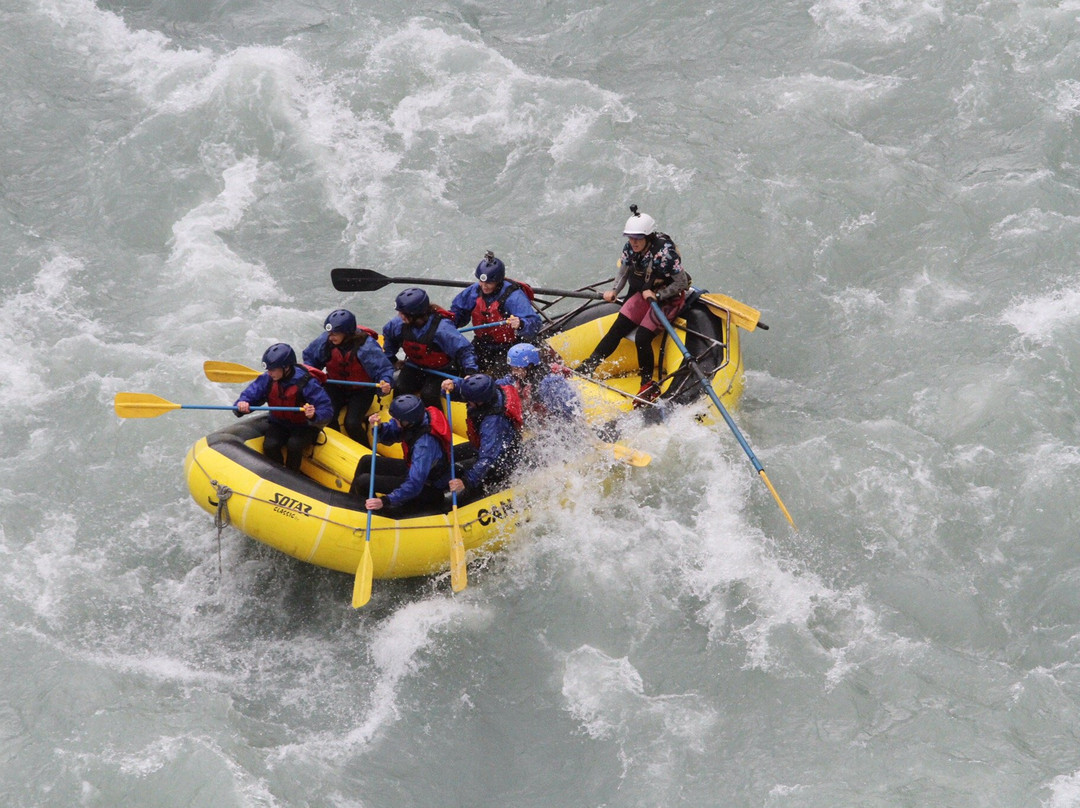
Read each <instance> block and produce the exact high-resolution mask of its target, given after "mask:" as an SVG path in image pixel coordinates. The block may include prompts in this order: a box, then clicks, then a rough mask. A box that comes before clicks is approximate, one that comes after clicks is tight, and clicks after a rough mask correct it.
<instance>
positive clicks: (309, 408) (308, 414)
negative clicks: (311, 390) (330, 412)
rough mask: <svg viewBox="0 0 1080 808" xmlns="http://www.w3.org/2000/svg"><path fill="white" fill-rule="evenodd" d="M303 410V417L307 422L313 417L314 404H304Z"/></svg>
mask: <svg viewBox="0 0 1080 808" xmlns="http://www.w3.org/2000/svg"><path fill="white" fill-rule="evenodd" d="M303 410H304V417H305V418H307V419H308V420H309V421H310V420H311V419H312V418H314V417H315V405H314V404H305V405H304V406H303Z"/></svg>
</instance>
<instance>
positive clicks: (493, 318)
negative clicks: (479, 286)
mask: <svg viewBox="0 0 1080 808" xmlns="http://www.w3.org/2000/svg"><path fill="white" fill-rule="evenodd" d="M517 289H521V291H523V292H524V293H525V296H526V297H528V298H529V300H532V299H533V291H532V287H530V286H529V285H528V284H524V283H518V282H517V281H511V280H506V281H503V289H502V292H500V293H499V295H498V297H496V298H495V299H494V300H492V301H491V302H490V303H488V302H486V301H485V300H484V295H483V293H479V294H477V295H476V304H475V305H474V306H473V310H472V324H473V325H485V324H486V323H497V322H499V321H500V320H505V319H506V314H505V312H503V310H502V307H503V304H505V303H506V298H508V297H510V295H511V294H513V293H514V291H516V290H517ZM473 339H474V341H476V342H497V343H499V344H500V345H505V344H508V343H512V342H516V341H517V335H516V334H515V332H514V329H513V328H511V327H510V326H508V325H500V326H497V327H495V328H485V329H483V330H481V331H477V332H476V336H475V337H473Z"/></svg>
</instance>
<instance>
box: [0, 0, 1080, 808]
mask: <svg viewBox="0 0 1080 808" xmlns="http://www.w3.org/2000/svg"><path fill="white" fill-rule="evenodd" d="M0 22H2V24H0V53H2V55H3V71H2V72H0V101H2V102H3V114H0V199H2V202H3V207H2V215H0V257H2V264H0V266H2V269H0V351H2V355H3V356H4V363H3V368H4V370H3V373H0V394H2V395H0V397H2V399H3V401H4V403H5V413H4V416H3V418H2V424H3V426H2V427H0V449H2V452H3V455H4V457H5V462H4V464H3V466H2V468H0V562H2V563H0V618H2V619H0V802H2V803H3V804H4V805H6V806H57V808H59V807H60V806H64V807H65V808H67V807H68V806H73V805H84V806H116V805H130V806H217V807H221V806H274V807H275V808H276V807H278V806H282V807H284V806H336V807H337V808H360V807H361V806H362V807H363V808H376V807H377V806H387V807H389V806H395V808H401V806H432V805H450V806H491V807H492V808H504V807H505V806H544V808H556V807H557V806H567V808H570V807H571V806H575V807H576V806H594V807H595V808H601V806H608V807H609V808H614V807H615V806H641V807H642V808H645V807H646V806H648V807H650V808H651V807H652V806H695V807H697V806H725V807H728V806H768V807H769V808H802V807H803V806H807V807H809V806H814V807H817V806H821V807H823V808H824V806H830V807H831V806H855V805H858V806H935V807H936V806H1033V805H1034V806H1047V807H1048V808H1064V807H1065V806H1077V805H1080V743H1078V730H1077V727H1078V721H1080V666H1078V664H1077V655H1078V654H1080V547H1078V545H1077V541H1076V540H1077V534H1078V529H1080V514H1078V512H1077V506H1076V488H1077V485H1076V480H1077V472H1078V468H1080V450H1078V448H1077V442H1078V439H1080V436H1078V433H1080V428H1078V423H1077V417H1076V404H1075V401H1076V375H1077V368H1078V366H1080V277H1078V276H1077V273H1076V271H1075V269H1074V263H1075V253H1076V243H1077V240H1078V237H1080V145H1078V144H1080V139H1078V138H1077V126H1078V120H1080V77H1078V76H1077V73H1076V65H1077V63H1078V59H1080V3H1078V2H1076V0H1059V2H1041V1H1039V0H982V1H980V2H975V0H966V1H965V0H816V1H815V2H795V3H790V2H777V1H776V0H747V2H741V3H734V2H728V3H720V4H716V3H709V2H704V0H685V1H680V0H670V1H669V2H666V3H657V2H646V1H645V0H625V1H624V2H619V3H614V2H606V3H585V2H580V1H579V0H550V1H545V2H539V3H537V2H522V0H507V2H501V3H495V2H487V1H486V0H480V1H479V2H457V0H452V1H451V2H435V3H419V4H417V3H402V2H400V0H388V1H387V2H384V3H379V4H374V3H361V2H356V1H355V0H352V1H349V0H307V1H303V2H302V1H301V0H270V1H268V2H251V0H223V2H215V3H203V2H199V3H195V2H190V0H128V1H126V2H106V0H100V2H97V3H94V2H91V1H90V0H0ZM631 202H634V203H637V204H638V205H640V206H641V208H642V209H643V210H645V211H647V212H648V213H650V214H651V215H653V216H654V217H655V218H656V219H657V222H658V224H659V226H660V227H661V229H663V230H664V231H666V232H668V233H670V234H672V236H674V237H675V239H676V241H677V242H678V243H679V246H680V249H681V251H682V254H683V257H684V263H685V265H686V267H687V269H688V271H689V272H690V273H691V274H692V276H693V277H694V279H695V281H697V282H698V283H699V284H701V285H703V286H707V287H708V288H710V289H712V290H713V291H716V292H723V293H726V294H729V295H731V296H733V297H735V298H737V299H739V300H742V301H744V302H746V303H748V304H750V305H753V306H756V307H758V308H760V309H761V310H762V312H763V315H762V317H763V320H764V321H765V322H766V323H767V324H768V325H769V326H770V329H769V330H768V331H761V330H758V331H756V332H754V333H752V334H749V335H747V336H746V338H745V340H744V356H745V361H746V366H747V389H746V394H745V395H744V397H743V400H742V403H741V406H740V408H739V409H738V411H737V412H736V413H735V418H736V419H737V421H738V423H739V425H740V427H741V429H742V431H743V433H744V434H745V435H746V436H747V438H748V440H749V441H750V443H751V445H752V446H753V447H754V449H755V451H756V453H757V455H758V457H760V458H761V460H762V462H763V463H764V465H765V467H766V468H767V470H768V473H769V477H770V479H771V480H772V482H773V483H774V484H775V486H776V488H777V490H778V491H779V493H780V494H781V496H782V497H783V499H784V502H785V503H786V505H787V506H788V508H789V509H790V511H791V513H792V516H793V517H794V519H795V521H796V522H797V523H798V526H799V531H798V532H797V533H795V532H793V531H792V530H791V529H790V528H789V527H788V526H787V523H786V522H785V520H784V519H783V516H782V515H781V514H780V512H779V509H778V508H777V507H776V505H775V503H774V502H773V500H772V497H771V496H770V495H769V493H768V491H767V489H766V488H765V487H764V486H763V485H762V484H761V483H760V481H759V479H758V478H757V476H756V475H755V474H754V471H753V468H752V467H751V465H750V463H749V462H748V461H747V458H746V456H745V455H744V454H743V452H742V451H741V449H740V448H739V446H738V444H737V443H736V442H735V440H734V438H733V437H732V435H731V434H730V432H728V431H727V430H726V429H725V428H724V425H723V424H722V423H721V424H718V425H713V426H705V425H702V424H700V423H698V422H697V421H695V420H694V418H693V417H692V414H689V413H683V414H680V415H678V416H676V417H675V418H674V419H673V420H671V421H668V422H666V423H664V424H661V425H652V426H645V425H643V424H638V423H635V422H632V421H631V422H630V423H629V424H628V425H627V428H628V429H630V430H631V434H633V436H634V442H635V444H636V445H638V446H639V447H640V448H642V449H645V450H647V451H649V452H650V453H652V455H653V457H654V460H653V462H652V464H651V465H650V466H649V467H648V468H647V469H640V470H633V472H632V473H630V470H622V471H619V470H616V471H614V472H613V471H612V470H611V469H609V468H606V469H592V468H590V467H588V466H587V465H583V464H581V463H574V462H568V463H566V464H560V465H557V466H556V467H555V469H554V470H553V471H550V472H549V473H548V474H547V475H542V476H541V477H539V478H537V479H536V480H534V481H533V483H532V484H531V490H530V491H529V495H530V497H531V501H532V503H533V506H532V515H533V518H532V520H531V521H530V522H529V523H528V524H526V525H524V526H523V527H522V528H521V529H520V530H519V531H518V533H517V534H516V537H515V541H514V543H513V544H511V545H510V546H509V547H508V548H507V549H506V550H505V551H503V552H501V553H499V554H497V555H495V556H492V557H490V558H487V559H484V560H481V561H479V562H477V563H476V564H474V566H473V567H472V568H471V571H470V572H471V576H470V577H471V585H470V587H469V588H468V589H467V590H466V591H465V592H463V593H461V594H459V595H456V596H453V595H451V594H450V592H449V586H448V582H447V581H446V580H445V579H443V578H439V579H431V580H420V581H398V582H378V581H377V582H376V583H375V589H374V595H373V598H372V601H371V603H370V604H369V605H368V606H367V607H366V608H364V609H363V610H359V611H354V610H353V609H351V608H350V605H349V596H350V592H351V586H352V582H351V580H350V579H349V577H348V576H345V575H341V574H339V573H334V572H329V571H326V570H321V569H316V568H313V567H310V566H306V565H304V564H302V563H300V562H297V561H294V560H292V559H290V558H287V557H285V556H283V555H280V554H277V553H275V552H273V551H271V550H269V549H267V548H265V547H262V546H260V545H257V544H255V543H254V542H252V541H251V540H249V539H246V538H244V537H243V536H241V535H239V534H238V533H236V532H235V531H233V530H226V531H225V532H224V533H223V534H222V536H221V541H220V545H219V541H218V534H217V531H215V529H214V527H213V524H212V520H211V519H210V517H209V516H208V515H207V514H206V513H204V512H203V511H202V510H200V509H199V508H197V507H196V506H195V505H194V503H193V502H192V501H191V499H190V497H189V496H188V494H187V491H186V488H185V486H184V483H183V479H182V475H181V462H182V459H183V457H184V454H185V452H186V451H187V449H188V448H189V446H190V445H191V444H192V443H193V442H194V441H195V440H196V439H197V438H198V437H199V436H201V435H204V434H206V433H207V432H210V431H212V430H213V429H214V428H215V427H216V426H217V425H219V424H221V423H223V418H224V419H226V420H228V419H231V416H230V415H228V414H227V413H226V414H224V415H222V414H221V413H207V412H177V413H170V414H167V415H164V416H162V417H160V418H157V419H153V420H123V419H119V418H117V417H116V415H115V414H114V413H113V410H112V406H111V405H112V400H113V397H114V395H115V394H116V393H117V392H119V391H146V392H153V393H156V394H158V395H161V396H163V397H165V398H167V399H169V400H172V401H176V402H183V403H210V404H227V403H230V402H231V401H232V398H233V397H234V396H235V394H236V390H235V389H233V388H228V387H226V386H223V385H215V384H212V383H210V382H208V381H207V380H206V379H205V378H204V377H203V375H202V362H203V361H204V360H205V359H220V360H226V361H237V362H243V363H247V364H255V363H257V361H258V357H259V355H260V354H261V352H262V350H263V349H264V348H265V347H266V346H267V345H268V344H269V343H270V342H274V341H277V340H284V341H287V342H291V343H294V344H297V345H302V344H306V342H307V341H308V340H310V339H311V338H313V337H314V335H315V334H316V333H317V332H318V329H319V327H320V325H321V321H322V318H323V316H324V315H325V314H326V312H328V311H330V310H331V309H333V308H336V307H338V306H341V305H346V306H348V307H350V308H351V309H353V310H354V311H355V312H356V313H357V314H358V316H359V318H360V320H361V321H362V322H364V323H367V324H369V325H373V326H376V327H378V326H381V324H382V323H383V322H385V320H386V319H388V317H389V316H390V315H391V310H392V301H393V296H394V293H395V291H397V290H396V289H395V288H394V287H392V286H391V287H387V288H386V289H383V290H381V291H379V292H375V293H371V294H367V295H354V296H342V295H340V294H339V293H337V292H335V291H334V289H333V288H332V287H331V285H330V282H329V269H330V268H331V267H334V266H363V267H372V268H375V269H377V270H380V271H382V272H385V273H386V274H390V275H395V274H397V275H423V276H426V277H432V278H466V277H468V275H469V273H470V271H471V269H472V267H474V266H475V265H476V263H477V261H478V260H479V259H480V258H481V256H482V255H483V253H484V251H485V250H488V249H492V250H494V251H495V252H496V253H497V254H498V255H500V256H501V257H502V258H504V259H505V260H506V262H507V264H508V266H509V267H510V271H511V274H512V275H513V276H516V277H520V278H522V279H524V280H527V281H530V282H532V283H534V284H539V285H547V286H556V287H563V288H567V287H573V286H577V285H580V284H584V283H589V282H592V281H596V280H601V279H603V278H607V277H610V276H611V275H612V274H613V271H612V270H613V267H614V261H615V259H616V257H617V255H618V252H619V250H620V249H621V246H622V239H621V238H620V232H621V228H622V224H623V222H624V221H625V218H626V216H627V205H628V204H629V203H631ZM448 299H449V296H447V299H446V300H443V301H442V302H444V303H445V302H447V301H448Z"/></svg>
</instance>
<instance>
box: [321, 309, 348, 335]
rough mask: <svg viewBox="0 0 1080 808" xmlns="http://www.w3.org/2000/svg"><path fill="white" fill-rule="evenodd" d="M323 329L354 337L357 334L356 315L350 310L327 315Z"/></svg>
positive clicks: (336, 311)
mask: <svg viewBox="0 0 1080 808" xmlns="http://www.w3.org/2000/svg"><path fill="white" fill-rule="evenodd" d="M323 328H325V329H326V330H327V331H329V332H331V333H333V332H335V331H337V332H338V333H341V334H348V335H350V336H351V335H353V334H355V333H356V315H355V314H353V313H352V312H351V311H349V310H348V309H335V310H334V311H332V312H330V313H329V314H328V315H326V319H325V320H323Z"/></svg>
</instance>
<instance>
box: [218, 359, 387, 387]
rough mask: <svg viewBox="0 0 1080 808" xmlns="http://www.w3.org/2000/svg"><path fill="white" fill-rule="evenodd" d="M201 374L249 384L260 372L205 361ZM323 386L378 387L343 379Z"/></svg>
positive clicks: (238, 365)
mask: <svg viewBox="0 0 1080 808" xmlns="http://www.w3.org/2000/svg"><path fill="white" fill-rule="evenodd" d="M203 373H205V374H206V378H208V379H209V380H210V381H212V382H228V383H234V382H250V381H251V380H252V379H255V378H257V377H258V376H259V375H261V371H258V370H255V368H249V367H248V366H247V365H241V364H238V363H236V362H215V361H214V360H213V359H207V360H206V361H205V362H203ZM323 384H344V385H348V386H350V387H378V386H379V385H377V384H376V383H375V382H350V381H346V380H345V379H327V380H326V381H325V382H323Z"/></svg>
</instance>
